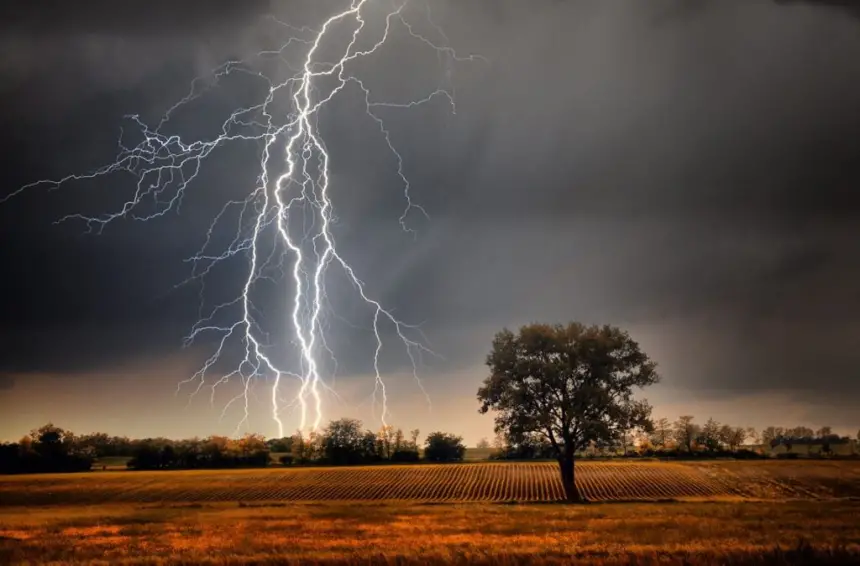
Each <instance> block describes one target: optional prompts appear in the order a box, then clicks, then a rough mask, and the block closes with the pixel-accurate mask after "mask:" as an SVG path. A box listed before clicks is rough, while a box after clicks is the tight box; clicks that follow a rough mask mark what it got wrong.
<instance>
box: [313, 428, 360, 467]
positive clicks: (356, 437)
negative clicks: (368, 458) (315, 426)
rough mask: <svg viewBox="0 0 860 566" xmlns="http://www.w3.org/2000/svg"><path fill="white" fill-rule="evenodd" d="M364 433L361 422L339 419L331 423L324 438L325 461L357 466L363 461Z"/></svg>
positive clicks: (324, 433)
mask: <svg viewBox="0 0 860 566" xmlns="http://www.w3.org/2000/svg"><path fill="white" fill-rule="evenodd" d="M363 439H364V433H363V432H362V430H361V421H359V420H357V419H346V418H344V419H339V420H336V421H331V422H330V423H329V425H328V427H326V429H325V432H323V436H322V449H323V454H324V456H325V459H326V460H328V462H329V463H331V464H357V463H359V462H360V461H362V460H363V456H364V454H363V451H364V450H363Z"/></svg>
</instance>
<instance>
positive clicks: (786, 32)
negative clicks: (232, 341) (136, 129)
mask: <svg viewBox="0 0 860 566" xmlns="http://www.w3.org/2000/svg"><path fill="white" fill-rule="evenodd" d="M331 5H334V4H331ZM168 6H174V7H173V8H169V7H168ZM175 6H177V5H176V4H175V3H173V4H170V5H168V4H167V3H160V2H156V3H148V4H146V5H145V7H144V4H141V3H129V4H124V5H123V6H122V7H121V8H118V7H115V6H114V5H113V4H111V7H110V8H108V7H107V4H105V3H101V2H98V3H88V4H87V5H86V7H85V8H81V7H78V6H76V7H70V5H69V4H68V3H63V2H51V3H49V4H48V5H47V6H46V5H45V4H44V3H42V4H41V5H38V6H37V5H36V4H34V3H32V2H15V3H11V4H10V3H4V4H3V7H2V8H0V22H2V24H0V27H3V29H5V30H8V31H10V32H13V31H14V33H9V34H6V35H7V37H10V38H11V39H9V40H7V43H6V44H5V45H7V46H8V49H6V50H5V51H6V52H7V53H9V55H8V58H9V59H7V60H4V61H3V62H2V63H0V72H2V73H3V76H0V103H2V108H4V109H5V114H4V115H3V117H2V119H3V123H4V124H7V128H6V129H5V131H6V132H7V136H6V137H4V139H3V140H0V150H2V152H3V155H4V156H5V159H4V161H5V162H6V163H7V165H6V166H5V167H6V170H5V171H4V175H3V179H2V181H0V182H2V186H0V194H5V193H8V192H10V191H12V190H14V189H15V188H17V187H18V186H20V185H22V184H24V183H27V182H30V181H32V180H34V179H36V178H42V177H57V176H62V175H65V174H68V173H70V172H77V171H88V170H92V169H93V168H94V167H97V166H100V165H102V164H104V162H105V161H106V160H109V159H110V158H111V156H112V155H113V151H114V150H115V147H116V136H117V134H118V126H119V125H120V118H121V116H122V115H123V114H125V113H128V112H134V111H136V110H139V111H141V112H144V113H150V114H153V115H157V114H158V112H159V111H163V109H164V108H166V107H168V106H169V105H170V104H171V103H172V102H173V101H175V99H176V97H177V96H182V94H184V92H185V89H187V85H188V82H189V81H190V79H191V77H192V76H193V75H194V73H195V72H196V71H198V70H199V69H200V68H206V65H210V64H211V62H212V61H210V59H212V60H215V62H217V61H220V60H221V58H223V57H224V56H225V54H232V53H240V52H246V51H248V50H249V49H251V48H253V47H257V48H259V45H258V44H262V43H265V44H267V43H266V42H268V41H269V39H270V38H268V37H259V36H260V35H262V36H266V35H267V34H268V33H269V32H266V33H265V34H260V33H258V32H259V30H257V22H259V21H261V18H263V16H265V15H266V14H267V13H269V12H270V11H271V12H273V13H274V14H275V15H277V16H279V17H280V18H281V19H289V16H291V15H292V14H291V12H290V10H291V9H292V8H293V7H292V5H290V6H288V7H286V8H283V7H281V6H277V5H275V4H271V5H270V4H269V3H266V2H254V3H247V2H241V3H240V2H234V3H224V4H220V3H219V4H218V6H219V8H218V9H211V8H209V7H211V6H212V4H211V3H205V7H204V3H201V2H185V3H181V7H179V8H175ZM328 7H330V5H329V4H326V5H325V6H321V5H319V4H318V3H316V4H315V3H312V2H311V3H304V4H300V5H299V4H296V6H295V8H296V9H297V10H298V13H297V14H295V15H296V17H297V18H298V19H299V20H300V21H302V22H312V21H318V20H319V17H320V16H321V15H322V14H323V13H324V12H325V10H326V9H327V8H328ZM816 7H820V9H819V8H816ZM207 8H209V9H207ZM433 10H434V12H433V14H434V17H435V18H436V19H437V20H438V21H439V22H440V23H441V24H442V25H443V26H444V27H445V29H446V31H447V33H448V35H449V36H450V37H451V39H452V43H453V44H454V45H456V46H457V47H460V46H462V48H463V50H465V51H474V52H479V53H481V54H483V55H485V56H486V57H487V58H488V59H489V61H490V63H489V64H487V65H483V66H482V65H478V66H476V67H474V68H467V69H461V68H457V69H455V70H454V71H453V75H452V76H453V79H454V80H455V81H456V82H457V86H458V97H459V100H458V104H459V106H458V114H457V116H455V117H446V116H445V114H444V112H442V110H444V109H441V108H440V107H430V106H428V107H427V108H418V109H416V110H415V112H413V113H411V114H407V113H400V114H398V113H392V114H391V116H390V117H389V116H386V117H387V119H388V120H389V124H390V127H391V131H392V136H393V141H394V142H395V143H396V144H397V145H398V147H399V148H400V149H401V152H402V154H403V156H404V163H405V166H406V173H407V174H408V175H409V176H410V178H411V179H412V181H413V187H414V194H415V197H416V199H417V200H418V201H419V202H420V203H421V204H422V205H423V206H425V208H426V209H427V210H428V211H429V212H430V215H431V218H430V220H429V221H420V222H421V224H420V226H421V232H420V236H419V238H418V240H417V241H413V240H412V239H411V238H410V237H408V236H405V235H403V234H401V233H399V231H398V227H397V218H398V216H399V214H400V213H401V212H402V207H403V201H402V196H401V194H400V192H399V191H400V188H399V186H398V185H397V179H396V178H395V177H394V176H393V175H390V174H388V173H387V171H389V169H390V167H391V165H392V164H391V161H390V160H388V159H387V158H385V157H384V155H385V154H384V152H383V153H380V150H381V149H383V148H382V146H381V142H380V140H379V138H378V135H377V132H376V131H375V130H374V128H375V125H374V124H373V123H372V121H369V120H355V119H354V118H352V116H353V112H354V110H355V104H354V101H352V102H350V100H349V97H346V99H345V100H344V101H343V102H342V103H340V104H338V105H335V106H333V107H332V110H331V112H330V113H329V114H327V115H324V116H323V118H322V120H321V125H322V127H324V128H325V129H326V131H327V132H329V133H330V134H331V139H332V143H331V148H330V149H331V151H332V153H333V155H337V156H338V159H337V161H336V166H335V168H334V170H333V172H334V175H335V177H334V179H335V187H334V190H335V191H338V192H337V194H338V198H339V199H341V201H340V202H341V203H342V204H343V209H342V214H341V216H342V218H341V223H340V224H339V226H338V230H339V235H340V237H341V241H342V242H343V246H344V250H345V253H346V254H347V255H348V256H349V257H350V258H351V259H353V261H354V262H355V264H356V266H357V268H358V269H359V270H360V271H361V276H362V277H363V278H364V279H366V280H367V282H368V284H369V287H370V288H372V289H375V290H377V292H378V293H379V294H380V298H381V299H383V300H384V301H385V303H386V304H387V305H391V306H392V308H393V309H394V310H395V311H396V312H397V313H399V314H401V316H403V317H404V318H405V319H407V320H410V321H415V322H422V323H423V324H424V326H423V327H422V328H423V330H424V331H425V332H426V334H427V335H428V337H429V338H430V339H431V341H432V342H433V343H434V344H435V345H436V347H437V349H438V350H440V353H442V354H443V355H445V357H446V359H447V361H446V362H444V363H443V362H437V365H436V366H433V367H431V369H430V371H431V372H436V373H438V374H439V375H440V376H441V377H440V378H444V374H445V372H446V371H448V370H450V369H451V368H454V367H456V368H462V367H470V366H480V364H481V362H482V361H483V356H484V354H485V351H486V348H487V347H488V346H489V339H490V338H491V335H492V332H493V329H498V328H501V327H502V326H505V325H516V324H520V323H524V322H528V321H530V320H567V319H572V318H573V319H584V320H587V321H595V322H600V321H604V320H609V321H612V322H618V323H620V324H631V325H635V326H636V327H641V328H657V329H663V330H661V332H665V335H666V336H670V337H671V340H672V343H671V346H667V347H665V348H664V351H663V352H662V353H661V355H662V356H664V357H665V360H661V359H658V362H664V361H665V366H666V367H670V368H676V369H675V370H673V371H675V375H673V376H672V379H671V381H672V382H673V383H675V384H677V386H678V387H679V388H687V389H688V390H693V391H703V390H709V389H717V390H720V391H725V392H728V394H737V395H742V394H744V393H748V392H759V391H772V390H775V389H776V390H779V389H783V390H785V391H810V392H811V393H814V394H815V398H816V399H825V400H826V399H828V398H829V399H832V400H833V401H834V402H836V401H837V400H838V399H840V398H842V397H843V396H845V395H849V394H857V393H858V392H860V389H858V388H860V380H858V379H857V375H856V369H855V368H856V367H858V362H860V359H858V356H857V354H856V352H860V344H858V343H857V341H856V338H854V337H856V336H860V332H859V331H858V328H857V323H856V321H857V320H860V301H858V298H857V295H856V291H855V290H856V289H857V288H860V269H858V264H857V260H856V258H858V257H860V249H858V244H857V242H860V228H858V226H860V193H858V192H857V191H856V187H858V186H860V105H857V104H856V101H857V100H860V70H858V69H860V68H858V66H857V65H856V61H858V60H860V40H858V32H860V27H858V21H857V20H856V19H855V18H854V17H853V16H855V15H857V14H858V9H857V7H856V6H854V5H853V4H851V3H847V2H837V1H830V2H824V1H822V2H812V1H808V2H801V1H798V2H778V3H777V2H773V1H771V0H761V1H751V2H743V3H726V2H717V1H713V2H695V3H694V2H687V1H681V0H671V1H670V0H666V1H663V2H656V3H653V4H648V5H643V4H636V5H635V6H632V5H624V6H620V5H616V6H613V5H610V4H604V3H596V2H592V3H588V2H550V1H547V2H543V3H539V2H535V3H531V2H530V3H528V5H526V3H523V2H515V1H509V2H489V1H488V2H483V3H482V2H474V3H469V4H463V3H459V2H457V3H455V2H451V3H448V4H434V5H433ZM282 12H286V13H282ZM231 30H236V33H231ZM431 31H432V30H429V31H428V33H431ZM511 37H516V38H517V39H516V41H511V39H510V38H511ZM116 39H119V40H120V43H121V47H122V48H121V49H120V50H119V51H118V52H120V53H121V54H122V57H120V58H119V59H118V60H115V61H112V60H111V59H110V58H107V59H105V53H108V52H109V50H110V48H111V47H112V46H113V47H116V44H114V43H111V41H112V40H116ZM87 41H92V42H94V43H92V44H88V43H87ZM16 42H17V43H16ZM158 45H161V46H162V47H161V49H160V50H159V49H155V48H154V46H155V47H157V46H158ZM403 45H404V47H403V49H399V47H400V46H401V44H400V43H398V49H394V50H392V51H391V52H389V53H387V54H383V56H382V59H381V61H380V63H379V66H378V67H375V68H374V69H371V70H370V71H369V74H370V76H371V79H372V80H375V81H377V82H378V84H380V85H383V86H384V87H386V88H388V89H390V91H391V92H396V93H398V94H400V93H408V92H411V91H410V90H409V89H413V88H414V89H416V90H418V89H420V88H423V87H424V86H425V85H424V83H423V82H422V81H423V80H426V77H425V76H424V75H423V74H422V73H421V72H415V69H423V68H424V67H421V66H413V67H408V66H406V65H404V64H402V63H400V64H398V60H399V59H398V58H400V57H405V54H407V53H411V51H408V49H406V47H405V44H403ZM58 46H60V47H61V48H62V49H58ZM87 46H88V47H87ZM799 46H801V47H799ZM58 50H59V51H62V57H63V59H62V61H63V63H64V64H63V67H64V71H63V72H62V73H61V72H59V71H56V74H54V72H42V71H41V70H40V71H39V72H36V71H34V69H42V67H38V66H35V67H34V65H38V64H40V63H39V62H40V61H42V62H44V61H45V60H46V59H45V58H46V57H49V58H48V59H47V61H55V60H54V59H50V57H59V55H58V54H57V52H58ZM52 54H53V55H52ZM416 56H417V55H416ZM201 61H202V62H201ZM425 63H426V62H425ZM425 63H422V64H425ZM44 64H45V67H44V68H49V67H50V68H53V67H56V65H54V64H53V63H52V64H51V65H48V64H47V63H44ZM398 65H400V66H398ZM433 70H434V72H435V71H436V69H435V68H434V69H433ZM131 71H134V72H131ZM76 76H77V77H88V78H87V80H86V81H83V80H80V81H79V82H75V81H74V80H73V78H74V77H76ZM240 86H241V85H240ZM249 90H250V89H249ZM219 92H220V94H219V96H221V98H220V99H215V102H211V107H208V106H207V107H204V106H200V107H196V108H197V110H196V113H194V112H192V113H191V114H192V115H191V116H190V117H189V118H188V120H189V124H190V126H189V127H191V128H192V129H203V128H204V127H205V126H206V125H207V124H208V116H209V115H210V114H209V113H210V112H214V111H215V110H213V109H217V108H223V107H225V106H227V105H228V104H229V103H233V102H235V101H236V100H240V99H241V96H249V94H250V93H249V92H245V93H243V92H242V88H237V87H236V86H235V85H234V87H233V88H232V90H231V88H225V89H224V90H223V91H219ZM204 118H205V119H207V120H204ZM253 149H254V148H250V149H248V150H247V152H246V153H243V154H231V155H224V156H220V157H219V159H218V160H216V161H214V162H213V163H212V164H211V168H209V169H207V170H206V171H204V173H203V174H202V177H201V179H200V182H199V185H198V187H199V188H194V189H192V190H193V191H195V192H194V193H193V195H194V196H192V197H191V198H193V199H196V200H194V201H193V203H192V204H191V205H190V206H189V207H186V208H185V210H184V212H183V214H182V215H181V216H171V217H169V218H166V219H164V220H163V221H159V222H157V223H153V224H150V225H147V226H142V225H139V224H134V223H131V222H123V223H119V224H117V225H116V226H115V227H112V228H111V229H110V230H108V231H107V232H106V233H105V234H103V235H102V236H98V237H88V236H83V235H82V232H83V228H82V227H81V226H80V225H73V224H70V225H61V226H54V225H52V224H51V222H52V221H53V220H54V219H55V218H57V217H59V216H61V215H63V214H65V213H67V212H69V211H70V210H78V209H86V210H89V211H98V210H102V209H105V208H108V207H109V206H114V205H115V204H116V202H117V198H119V195H121V194H128V193H127V191H128V190H129V188H130V186H131V185H130V182H131V181H132V180H130V179H123V178H122V177H115V178H111V180H110V181H109V182H106V183H104V184H89V185H84V184H81V185H78V186H74V187H69V189H68V190H65V189H64V190H60V191H55V192H46V191H37V192H34V193H32V194H29V195H25V196H24V197H23V198H21V199H18V200H15V201H11V202H8V203H6V204H4V205H2V206H0V238H2V240H3V242H4V245H3V246H2V247H0V265H3V266H4V269H3V272H4V277H3V280H2V287H3V295H2V296H3V297H5V299H4V304H3V309H2V314H0V332H2V334H3V335H4V336H5V337H7V338H6V339H4V340H3V341H2V343H0V360H2V361H0V372H3V373H0V375H2V376H6V377H2V378H0V390H8V389H9V388H11V387H13V386H14V384H15V381H14V379H13V378H12V377H9V376H12V375H18V373H19V372H20V373H27V372H49V373H58V374H61V373H64V372H66V373H69V374H75V375H77V376H80V375H85V374H86V372H88V371H97V370H98V369H99V368H102V367H115V366H117V365H121V363H122V362H123V361H124V360H131V359H139V358H159V357H164V356H169V355H171V354H173V353H175V352H176V351H177V350H178V349H179V348H180V346H181V339H182V337H183V336H184V334H185V333H186V332H187V330H188V329H189V327H190V324H191V323H193V321H194V318H195V316H196V313H197V310H196V309H197V296H196V293H197V289H196V288H182V289H179V290H174V289H173V285H175V284H176V283H178V282H180V281H182V280H183V279H184V278H185V277H186V276H187V275H188V271H187V270H188V265H187V264H185V263H183V261H182V260H183V259H184V258H186V257H188V255H189V254H190V253H192V252H193V251H195V250H196V249H197V246H199V244H200V243H201V237H202V235H203V234H204V233H205V228H206V225H207V224H206V223H207V221H208V219H209V218H211V215H212V211H213V210H215V211H217V207H218V205H219V203H220V202H223V199H224V198H225V196H229V195H231V194H233V193H231V192H230V191H240V192H241V191H242V190H244V187H247V186H248V183H249V182H250V183H253V177H254V172H253V159H252V158H253ZM380 156H383V157H380ZM216 197H217V198H216ZM213 207H214V208H213ZM204 210H205V211H206V213H205V214H204V213H203V212H202V211H204ZM416 221H418V220H416ZM7 242H8V243H9V244H8V245H7V244H6V243H7ZM241 269H242V261H241V260H240V261H238V262H237V264H236V265H235V266H231V267H229V268H227V269H226V270H225V271H224V273H223V274H220V275H219V276H218V277H217V278H215V279H213V280H212V281H211V286H209V287H208V288H207V290H208V291H209V292H211V293H213V295H215V296H222V295H229V293H230V292H231V289H234V288H235V283H236V282H237V281H238V278H239V277H240V276H241V273H242V271H241ZM341 283H342V282H340V283H339V282H337V281H333V282H332V287H331V289H330V292H331V293H332V295H333V297H334V298H335V300H337V301H340V302H339V304H338V306H339V308H340V309H344V312H346V313H347V314H348V315H349V316H352V315H353V314H354V315H355V317H356V320H358V321H359V324H358V325H359V326H360V327H362V325H363V324H364V323H363V322H361V318H360V317H361V316H362V313H360V312H355V313H353V312H351V311H350V306H349V304H348V301H347V300H346V299H342V297H346V296H347V292H348V287H347V286H342V285H341ZM276 300H278V299H277V297H276V294H275V293H274V292H273V293H272V295H271V296H267V297H266V300H265V301H264V302H266V303H267V304H269V305H276V304H277V303H276V302H275V301H276ZM269 301H271V302H269ZM271 308H272V310H276V307H275V306H272V307H271ZM365 314H366V313H365ZM334 324H335V323H334V322H333V326H334ZM364 327H366V324H364ZM364 327H362V329H359V330H350V329H345V330H341V331H337V332H335V333H334V335H333V336H332V343H333V344H335V345H336V346H337V347H338V348H339V351H340V352H341V353H342V355H341V358H340V361H341V364H342V367H344V368H348V369H347V370H346V371H347V373H349V372H352V373H363V372H366V371H368V367H369V366H368V357H367V350H366V348H365V347H364V346H366V345H367V344H368V342H367V333H366V331H365V330H364ZM398 356H399V357H398ZM403 361H404V360H403V359H402V356H400V355H399V354H396V353H391V358H390V364H391V365H390V367H391V368H398V367H400V366H401V365H402V363H403ZM434 368H435V369H434ZM75 379H81V380H84V379H85V378H84V377H76V378H75Z"/></svg>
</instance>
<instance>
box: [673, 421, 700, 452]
mask: <svg viewBox="0 0 860 566" xmlns="http://www.w3.org/2000/svg"><path fill="white" fill-rule="evenodd" d="M700 432H701V428H700V427H699V425H697V424H695V423H694V422H693V417H692V416H691V415H682V416H680V417H678V420H677V421H675V424H674V429H673V431H672V434H673V436H674V439H675V442H677V443H678V447H679V448H681V449H683V450H686V451H687V452H692V451H693V448H694V446H695V443H696V438H698V437H699V434H700Z"/></svg>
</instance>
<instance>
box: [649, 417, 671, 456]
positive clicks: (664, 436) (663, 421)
mask: <svg viewBox="0 0 860 566" xmlns="http://www.w3.org/2000/svg"><path fill="white" fill-rule="evenodd" d="M671 439H672V423H670V422H669V419H667V418H666V417H663V418H660V419H657V420H656V421H654V432H653V433H651V437H650V440H651V444H653V445H654V446H656V447H657V448H660V449H661V450H666V448H667V447H668V446H669V441H670V440H671Z"/></svg>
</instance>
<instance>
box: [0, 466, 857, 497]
mask: <svg viewBox="0 0 860 566" xmlns="http://www.w3.org/2000/svg"><path fill="white" fill-rule="evenodd" d="M576 481H577V485H578V487H579V489H580V491H581V492H582V494H583V495H584V496H585V497H586V498H587V499H589V500H591V501H630V500H660V499H721V498H750V499H772V500H779V499H829V498H837V497H848V496H860V463H858V462H709V463H663V462H582V463H580V464H577V475H576ZM561 499H563V491H562V486H561V482H560V481H559V475H558V468H557V466H556V465H555V464H554V463H550V462H535V463H482V464H448V465H411V466H372V467H356V468H300V469H279V468H272V469H262V470H228V471H208V470H207V471H201V470H195V471H164V472H128V471H123V472H91V473H85V474H68V475H59V474H52V475H41V476H37V475H33V476H6V477H0V505H6V506H8V505H51V504H87V505H89V504H102V503H164V502H176V503H202V502H215V501H244V502H253V501H383V500H385V501H416V502H480V501H487V502H499V501H522V502H529V501H531V502H539V501H558V500H561Z"/></svg>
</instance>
